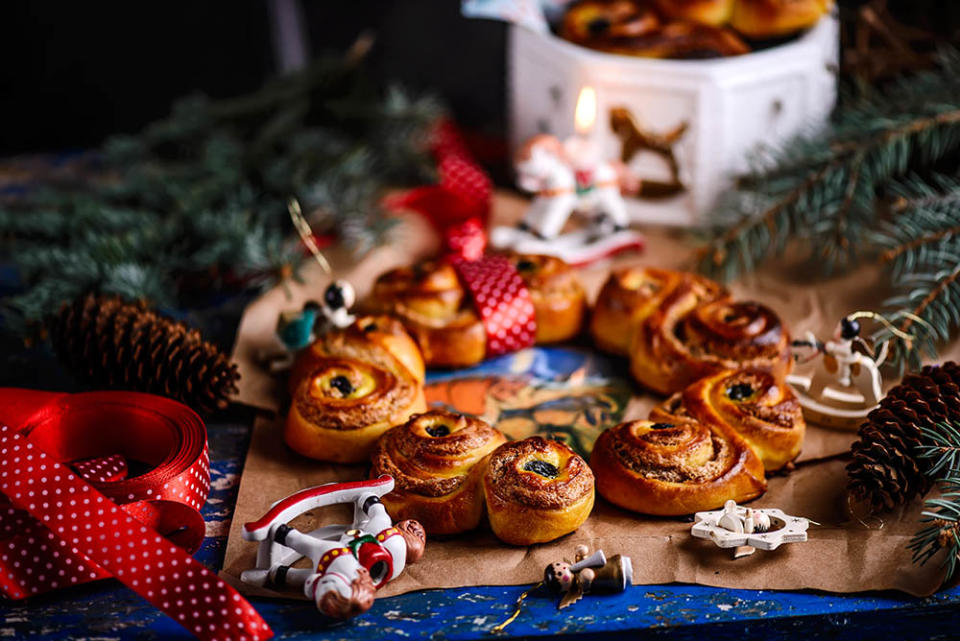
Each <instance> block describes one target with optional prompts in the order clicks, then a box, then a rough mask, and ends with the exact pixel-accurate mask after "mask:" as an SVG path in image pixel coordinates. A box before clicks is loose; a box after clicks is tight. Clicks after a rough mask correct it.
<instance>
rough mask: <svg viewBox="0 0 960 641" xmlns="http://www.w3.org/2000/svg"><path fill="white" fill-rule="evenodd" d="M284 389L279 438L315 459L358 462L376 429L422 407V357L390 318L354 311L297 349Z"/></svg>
mask: <svg viewBox="0 0 960 641" xmlns="http://www.w3.org/2000/svg"><path fill="white" fill-rule="evenodd" d="M290 395H291V404H290V412H289V414H288V415H287V422H286V426H285V428H284V439H285V440H286V442H287V445H289V446H290V447H291V448H292V449H293V450H295V451H297V452H299V453H300V454H303V455H304V456H309V457H311V458H315V459H319V460H322V461H334V462H338V463H359V462H361V461H365V460H366V459H367V458H368V457H369V456H370V451H371V450H372V448H373V445H374V443H375V442H376V440H377V438H379V436H380V435H381V434H382V433H383V432H385V431H386V430H388V429H390V428H391V427H393V426H394V425H397V424H398V423H403V422H404V421H406V420H407V418H408V417H409V416H410V415H411V414H413V413H414V412H422V411H423V410H425V409H426V401H425V400H424V396H423V360H422V359H421V358H420V352H419V350H418V348H417V346H416V344H415V343H414V342H413V340H412V339H411V338H410V336H409V335H407V333H406V331H404V329H403V326H402V325H401V324H400V323H399V322H398V321H396V320H394V319H392V318H389V317H386V316H380V317H361V318H360V319H358V320H357V321H356V322H355V323H354V324H353V325H351V326H350V327H348V328H346V329H342V330H334V331H331V332H328V333H325V334H323V335H321V336H320V337H319V338H318V339H317V340H316V341H315V342H314V343H313V344H312V345H311V346H310V347H309V348H307V349H305V350H304V351H303V353H302V354H301V355H300V356H299V357H298V359H297V362H296V363H295V364H294V367H293V369H292V371H291V374H290Z"/></svg>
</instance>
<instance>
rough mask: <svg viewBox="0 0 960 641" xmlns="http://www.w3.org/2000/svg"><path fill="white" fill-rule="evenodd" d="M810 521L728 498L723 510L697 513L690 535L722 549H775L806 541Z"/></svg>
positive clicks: (774, 509) (778, 510)
mask: <svg viewBox="0 0 960 641" xmlns="http://www.w3.org/2000/svg"><path fill="white" fill-rule="evenodd" d="M809 527H810V520H809V519H805V518H803V517H802V516H791V515H789V514H786V513H784V511H783V510H780V509H776V508H761V509H751V508H746V507H740V506H738V505H737V504H736V502H735V501H727V502H726V504H724V506H723V509H722V510H713V511H710V512H697V513H696V514H695V515H694V523H693V527H692V528H691V529H690V534H692V535H693V536H694V537H696V538H698V539H709V540H711V541H713V542H714V543H716V544H717V546H718V547H722V548H737V547H742V546H749V547H752V548H757V549H760V550H776V549H777V548H778V547H780V545H781V544H783V543H800V542H803V541H806V540H807V528H809Z"/></svg>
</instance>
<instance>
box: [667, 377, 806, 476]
mask: <svg viewBox="0 0 960 641" xmlns="http://www.w3.org/2000/svg"><path fill="white" fill-rule="evenodd" d="M675 417H684V418H689V419H692V420H696V421H700V422H702V423H709V424H711V425H712V424H720V425H723V426H725V427H728V428H730V429H732V430H733V431H735V432H737V433H738V434H739V435H740V436H742V437H743V438H744V439H745V440H746V441H747V443H749V444H750V446H751V447H752V448H753V450H754V451H755V452H756V453H757V455H758V456H759V457H760V460H761V461H763V466H764V468H765V469H766V470H768V471H772V470H779V469H780V468H782V467H783V466H784V465H786V464H787V463H789V462H790V461H792V460H793V459H795V458H796V457H797V455H798V454H799V453H800V448H801V446H802V445H803V437H804V434H805V432H806V428H807V426H806V422H805V421H804V420H803V411H802V409H801V407H800V402H799V401H798V400H797V397H796V396H795V395H794V393H793V391H791V389H790V387H789V386H788V385H787V384H786V383H785V382H784V381H783V380H782V379H781V380H778V379H776V378H775V377H774V376H772V375H771V374H770V373H769V372H765V371H762V370H754V369H740V370H727V371H723V372H719V373H717V374H714V375H713V376H708V377H706V378H702V379H700V380H699V381H696V382H695V383H693V384H692V385H690V386H689V387H687V388H686V389H685V390H683V391H682V392H678V393H677V394H675V395H674V396H672V397H670V398H669V399H667V401H666V402H664V403H663V404H662V405H660V406H658V407H656V408H654V409H653V411H652V412H651V413H650V420H652V421H670V420H671V419H672V418H675Z"/></svg>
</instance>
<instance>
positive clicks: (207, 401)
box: [50, 294, 240, 413]
mask: <svg viewBox="0 0 960 641" xmlns="http://www.w3.org/2000/svg"><path fill="white" fill-rule="evenodd" d="M50 338H51V341H52V343H53V348H54V351H55V352H56V353H57V356H58V357H59V359H60V360H61V362H63V364H64V365H65V366H66V367H67V369H69V370H70V371H71V372H72V373H73V374H74V376H76V378H77V379H79V380H80V381H81V382H83V383H85V384H88V385H93V386H97V387H107V388H113V389H127V390H136V391H139V392H148V393H151V394H160V395H162V396H168V397H170V398H174V399H176V400H178V401H180V402H182V403H185V404H186V405H189V406H190V407H192V408H194V409H196V410H198V411H201V412H207V413H209V412H212V411H213V410H216V409H224V408H225V407H226V406H227V404H228V402H229V398H230V396H231V395H233V394H236V392H237V380H238V379H239V378H240V374H239V372H237V366H236V365H235V364H232V363H230V361H229V360H228V359H227V357H226V356H225V355H224V354H223V353H222V352H221V351H220V350H219V349H217V347H216V346H215V345H213V344H212V343H208V342H206V341H204V340H203V338H202V336H201V335H200V332H199V331H197V330H196V329H192V328H189V327H187V326H186V325H185V324H183V323H181V322H177V321H173V320H170V319H168V318H164V317H163V316H160V315H159V314H157V313H156V312H154V311H152V310H150V309H148V308H147V306H146V305H145V304H143V303H127V302H124V301H123V300H122V299H120V298H117V297H115V296H95V295H93V294H88V295H87V296H84V297H81V298H78V299H77V300H75V301H74V302H73V303H70V304H64V305H63V306H62V307H61V308H60V311H59V312H58V314H57V315H56V316H55V317H54V318H53V319H52V321H51V323H50Z"/></svg>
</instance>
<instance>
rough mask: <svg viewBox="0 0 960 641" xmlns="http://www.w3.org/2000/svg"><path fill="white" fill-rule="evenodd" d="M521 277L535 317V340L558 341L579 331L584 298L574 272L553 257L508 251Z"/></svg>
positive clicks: (584, 310) (581, 323)
mask: <svg viewBox="0 0 960 641" xmlns="http://www.w3.org/2000/svg"><path fill="white" fill-rule="evenodd" d="M507 259H508V260H509V261H510V262H511V263H513V266H514V268H515V269H516V270H517V273H518V274H520V277H521V278H522V279H523V283H524V285H526V286H527V291H528V292H529V293H530V300H531V302H532V303H533V312H534V315H535V316H536V319H537V332H536V335H535V340H536V342H537V343H541V344H542V343H559V342H561V341H566V340H570V339H571V338H573V337H574V336H576V335H577V334H579V333H580V329H581V327H583V319H584V316H585V315H586V307H587V297H586V294H585V293H584V291H583V286H582V285H581V284H580V281H579V279H578V278H577V275H576V272H575V271H574V270H573V268H572V267H570V265H568V264H567V263H566V262H564V261H563V260H561V259H559V258H557V257H555V256H543V255H532V254H508V255H507Z"/></svg>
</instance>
